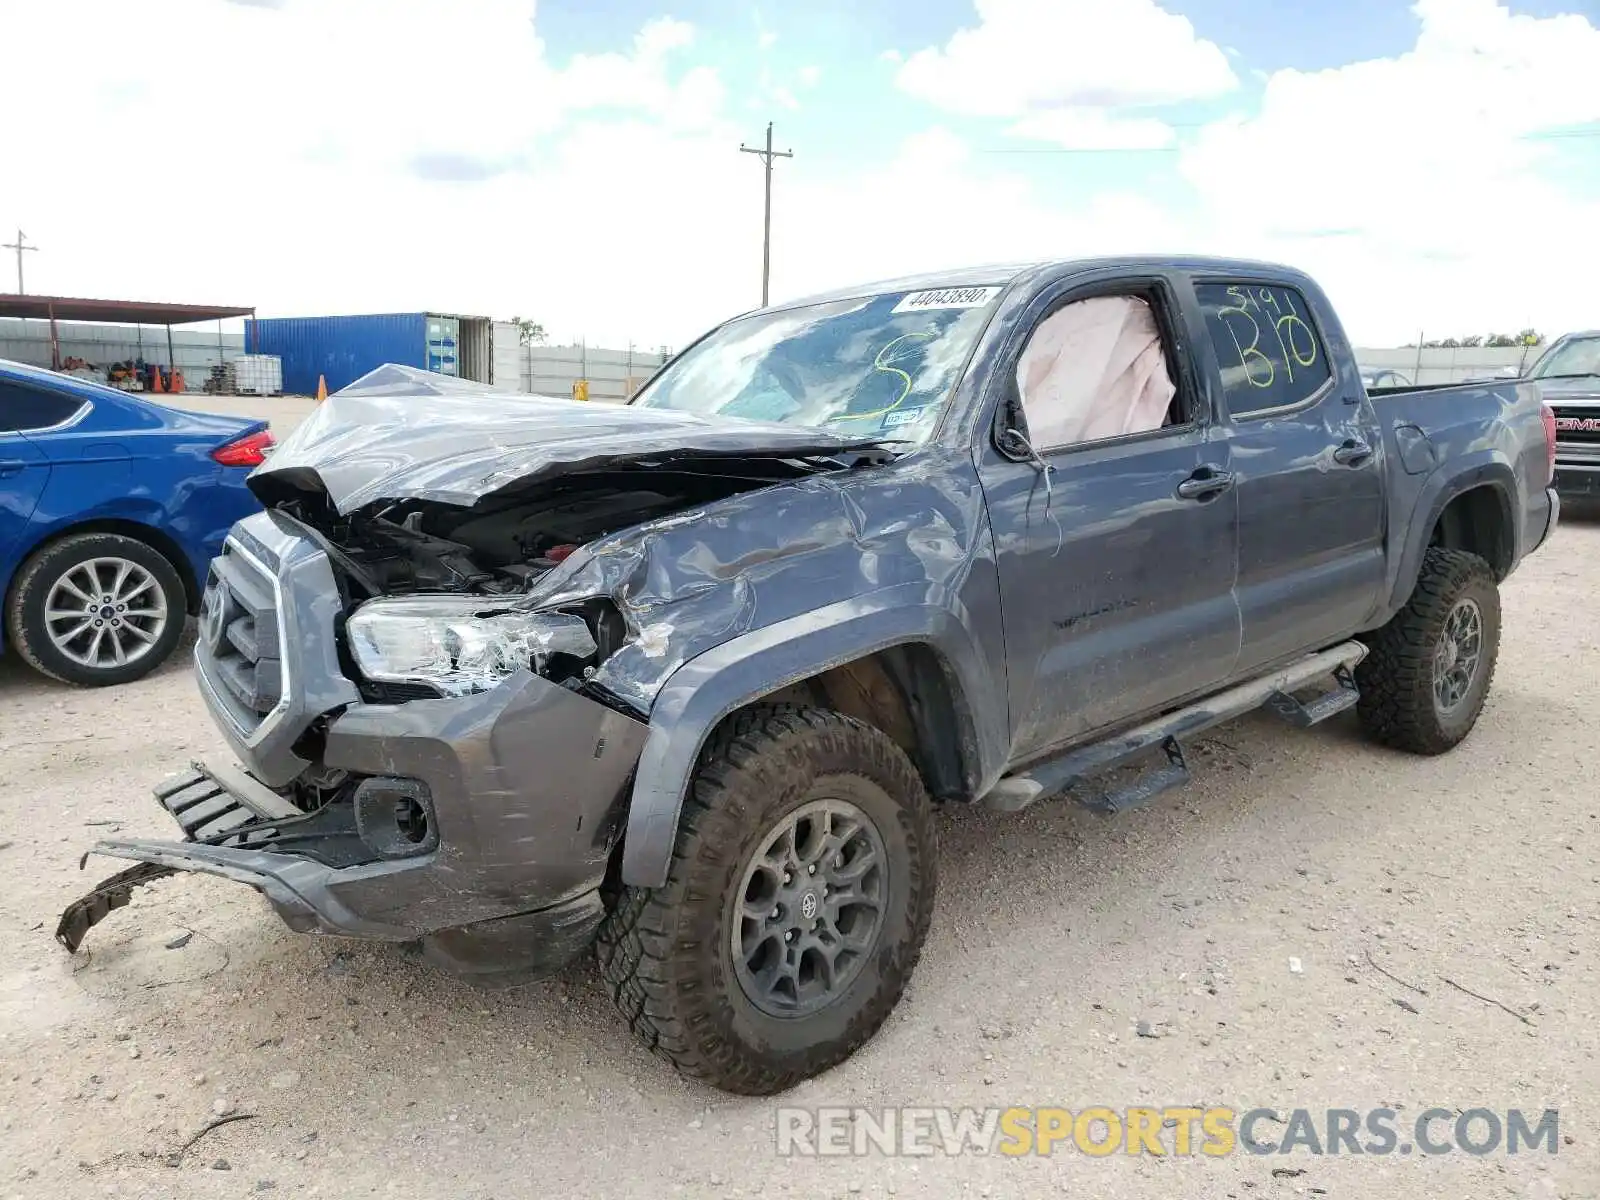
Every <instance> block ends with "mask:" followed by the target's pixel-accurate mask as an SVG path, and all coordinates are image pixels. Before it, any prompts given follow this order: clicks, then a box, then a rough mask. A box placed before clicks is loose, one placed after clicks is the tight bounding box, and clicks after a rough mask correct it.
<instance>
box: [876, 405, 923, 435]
mask: <svg viewBox="0 0 1600 1200" xmlns="http://www.w3.org/2000/svg"><path fill="white" fill-rule="evenodd" d="M925 408H927V405H925V404H924V405H922V406H920V407H918V408H896V409H893V410H892V411H890V412H886V413H884V414H883V427H884V428H885V429H893V428H894V427H895V426H896V425H909V424H911V422H913V421H915V420H916V419H917V418H918V417H920V416H921V415H922V412H923V409H925Z"/></svg>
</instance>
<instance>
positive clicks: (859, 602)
mask: <svg viewBox="0 0 1600 1200" xmlns="http://www.w3.org/2000/svg"><path fill="white" fill-rule="evenodd" d="M909 643H921V644H925V645H927V646H929V647H931V648H932V649H933V650H934V651H935V652H936V653H937V654H939V655H940V657H941V658H942V660H943V661H944V663H945V664H946V665H947V667H948V668H949V672H950V674H951V675H952V677H953V679H952V686H954V687H955V688H957V689H958V695H957V696H956V697H955V704H954V708H955V711H956V715H957V724H958V728H959V729H960V735H961V739H962V742H963V750H964V752H965V754H964V757H966V758H968V760H969V761H971V762H972V763H973V765H974V769H975V773H976V775H977V777H978V788H979V790H980V791H981V790H985V789H987V788H988V787H989V786H990V785H992V784H993V782H994V780H995V779H997V778H999V775H1000V772H1001V770H1002V769H1003V767H1004V757H1005V745H1006V738H1007V722H1008V714H1007V712H1006V708H1005V691H1004V688H1003V686H1002V682H1001V681H1000V680H997V679H996V677H995V674H994V671H993V670H991V667H990V664H989V662H988V661H987V659H986V658H985V657H984V656H983V655H982V654H981V653H979V650H978V646H977V644H976V643H975V641H974V640H973V637H972V633H971V631H970V628H969V626H968V625H967V624H966V623H964V622H963V620H962V619H961V615H960V613H959V611H958V610H956V609H953V608H946V607H942V606H939V605H937V604H930V603H929V602H928V590H927V587H926V585H924V584H906V585H902V586H896V587H891V588H886V589H884V590H882V591H878V592H873V593H869V594H868V595H865V596H859V597H855V598H852V599H850V600H843V601H840V602H838V603H835V604H830V605H827V606H825V607H823V608H819V609H816V610H815V611H813V612H808V613H802V614H799V615H797V616H794V617H792V618H790V619H788V620H785V621H779V622H777V623H775V624H773V625H769V626H767V627H766V628H764V629H758V630H753V631H751V632H750V633H747V634H744V635H742V636H740V637H737V638H733V639H731V640H729V641H727V642H724V643H723V644H721V645H720V646H716V647H714V648H712V649H710V650H707V651H705V652H704V653H703V654H700V655H698V656H697V657H695V658H693V659H690V660H689V661H688V662H686V663H684V664H683V666H681V667H679V668H678V670H677V671H676V672H674V673H673V674H672V676H671V677H670V678H669V679H668V680H667V682H666V684H665V685H664V686H663V687H662V689H661V691H660V693H659V694H658V695H657V697H656V701H655V704H654V706H653V708H652V709H651V714H650V734H649V737H648V739H647V740H646V742H645V747H644V753H643V755H642V756H641V757H640V759H639V767H638V771H637V773H636V775H635V779H634V785H633V802H632V805H631V806H630V808H629V811H628V824H627V832H626V836H625V839H624V842H623V851H622V881H623V882H624V883H626V884H628V885H630V886H633V887H661V886H662V885H663V884H665V883H666V881H667V872H668V869H669V867H670V865H671V860H672V849H673V844H674V842H675V841H676V839H677V832H678V819H679V816H680V814H681V812H682V809H683V801H684V797H685V796H686V795H687V794H688V789H689V786H690V784H691V781H692V778H693V775H694V769H695V764H696V762H697V761H698V759H699V757H700V751H701V749H702V748H703V747H704V746H705V744H706V740H707V739H708V738H709V737H710V736H711V733H712V731H713V730H714V729H716V727H717V725H718V724H719V723H720V722H721V721H722V719H723V718H724V717H726V716H728V715H729V714H730V713H733V712H736V711H737V710H739V709H740V708H743V707H744V706H745V705H747V704H750V703H752V702H754V701H756V700H760V699H761V698H762V697H763V696H770V695H772V694H773V693H775V692H777V691H779V690H781V689H783V688H785V687H787V686H789V685H790V684H792V683H798V682H799V681H801V680H803V679H808V678H810V677H811V676H813V675H817V674H819V673H820V672H822V671H826V670H829V669H831V668H833V667H837V666H842V665H844V664H845V663H848V662H853V661H855V660H856V659H860V658H863V657H865V656H867V655H870V654H875V653H878V652H879V651H882V650H887V649H889V648H891V647H893V646H900V645H906V644H909Z"/></svg>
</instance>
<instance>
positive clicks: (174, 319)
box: [0, 293, 256, 370]
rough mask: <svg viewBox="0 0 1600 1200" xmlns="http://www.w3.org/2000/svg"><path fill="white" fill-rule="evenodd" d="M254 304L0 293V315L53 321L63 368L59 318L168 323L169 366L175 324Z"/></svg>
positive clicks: (54, 351)
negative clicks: (57, 325)
mask: <svg viewBox="0 0 1600 1200" xmlns="http://www.w3.org/2000/svg"><path fill="white" fill-rule="evenodd" d="M255 315H256V310H255V307H254V306H251V307H249V308H238V307H233V306H229V305H217V304H165V303H162V302H161V301H157V300H93V299H89V298H86V297H82V296H32V295H27V294H17V293H9V294H8V293H0V317H22V318H25V319H34V320H40V321H49V322H50V358H51V365H52V366H53V367H55V368H57V369H58V370H59V369H60V367H61V350H60V346H59V344H58V342H57V340H56V322H57V321H110V322H112V323H114V324H123V325H165V326H166V327H167V365H168V367H169V368H170V367H171V366H172V357H173V356H172V327H173V326H174V325H187V324H189V323H190V322H193V321H212V320H221V319H223V318H224V317H253V316H255Z"/></svg>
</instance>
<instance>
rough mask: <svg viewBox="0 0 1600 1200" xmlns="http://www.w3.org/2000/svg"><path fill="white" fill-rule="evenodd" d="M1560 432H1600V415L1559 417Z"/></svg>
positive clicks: (1557, 421)
mask: <svg viewBox="0 0 1600 1200" xmlns="http://www.w3.org/2000/svg"><path fill="white" fill-rule="evenodd" d="M1556 431H1557V432H1558V433H1562V432H1564V433H1600V417H1557V418H1556Z"/></svg>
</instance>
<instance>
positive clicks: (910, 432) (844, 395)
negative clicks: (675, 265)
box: [636, 287, 1001, 441]
mask: <svg viewBox="0 0 1600 1200" xmlns="http://www.w3.org/2000/svg"><path fill="white" fill-rule="evenodd" d="M1000 291H1001V289H1000V288H999V287H966V288H946V289H942V290H939V291H931V292H930V291H924V292H895V293H890V294H887V295H880V296H870V297H866V298H863V299H854V300H842V301H835V302H828V303H823V304H812V305H806V306H803V307H800V308H793V309H787V310H780V311H778V312H774V313H760V314H757V315H755V316H750V317H744V318H742V319H740V320H737V321H732V322H730V323H729V324H727V325H724V326H723V327H722V328H720V329H718V330H717V331H716V332H715V333H713V334H711V336H709V337H707V338H706V339H704V340H703V341H701V342H699V343H697V344H696V345H694V346H693V347H691V348H690V349H689V350H686V351H685V352H684V353H683V355H682V357H680V358H678V359H677V360H676V361H675V362H673V363H671V364H670V365H668V366H667V367H666V368H665V369H664V370H663V371H662V372H661V374H660V375H659V376H657V378H656V380H655V382H654V383H653V384H651V385H650V386H649V387H648V388H646V389H645V390H644V392H643V393H642V394H641V395H640V396H639V399H638V400H637V401H636V403H637V404H639V405H640V406H642V407H645V408H670V409H677V410H679V411H683V412H694V413H699V414H701V415H703V416H710V415H713V414H715V415H719V416H724V417H744V418H747V419H750V420H757V421H781V422H783V423H784V424H788V425H822V426H827V427H829V428H831V429H834V430H837V431H839V432H841V433H847V434H866V435H872V434H879V433H881V434H884V435H885V436H886V437H891V438H894V439H895V440H907V441H922V440H923V439H924V438H926V437H927V436H928V435H929V434H930V433H931V432H932V431H933V429H934V428H935V427H936V426H937V424H938V421H939V414H940V412H941V411H942V410H943V407H944V403H945V401H946V399H947V398H948V396H949V392H950V388H951V387H952V386H953V385H954V383H955V380H956V376H957V373H958V372H959V371H960V369H961V365H962V363H964V362H965V361H966V358H967V356H968V355H969V354H970V353H971V352H972V347H973V345H974V343H975V342H976V341H977V339H978V335H979V334H980V333H981V332H982V331H983V327H984V325H985V324H987V323H988V320H989V316H990V314H991V313H992V311H993V309H994V305H995V302H996V301H997V300H998V298H999V295H1000Z"/></svg>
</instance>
